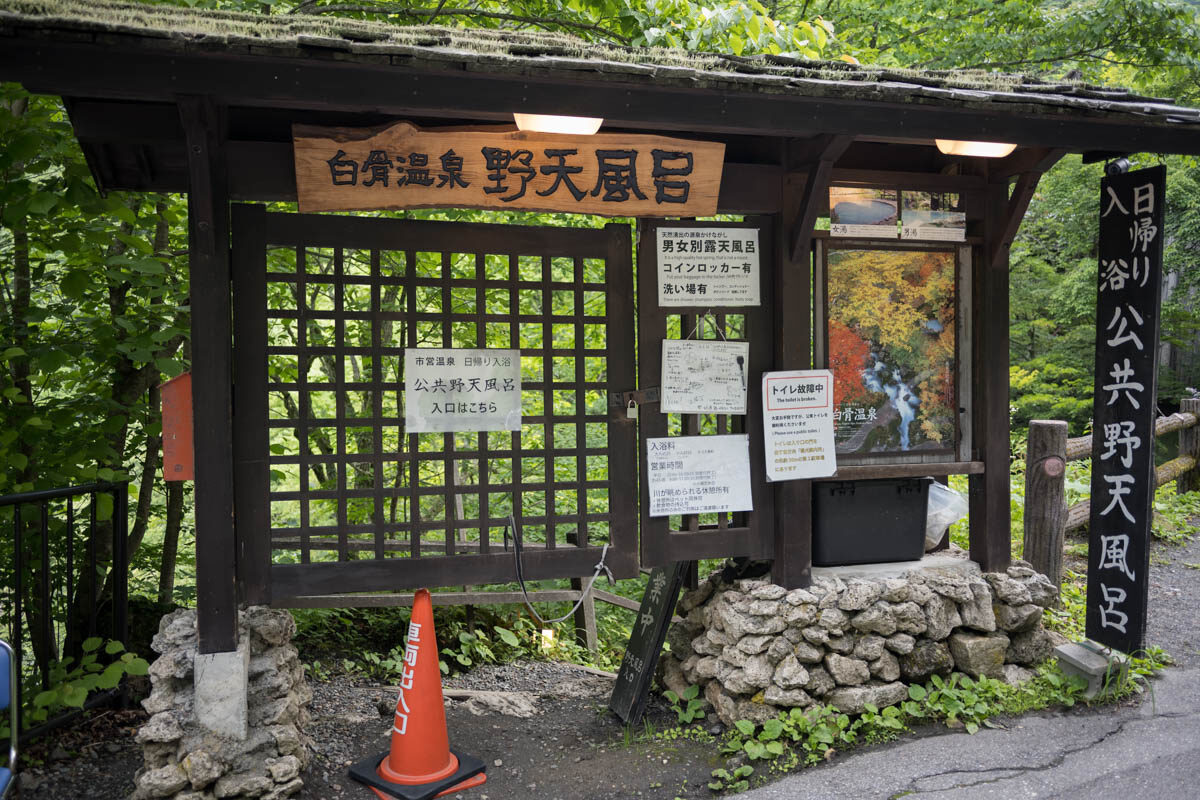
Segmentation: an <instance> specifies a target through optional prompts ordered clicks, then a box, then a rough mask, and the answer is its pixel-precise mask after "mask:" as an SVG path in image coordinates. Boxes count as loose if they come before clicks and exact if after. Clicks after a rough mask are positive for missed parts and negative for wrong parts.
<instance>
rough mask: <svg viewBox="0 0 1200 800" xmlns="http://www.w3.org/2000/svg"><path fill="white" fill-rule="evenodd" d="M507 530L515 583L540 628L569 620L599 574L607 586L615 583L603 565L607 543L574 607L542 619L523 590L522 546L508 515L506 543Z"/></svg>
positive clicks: (505, 534)
mask: <svg viewBox="0 0 1200 800" xmlns="http://www.w3.org/2000/svg"><path fill="white" fill-rule="evenodd" d="M509 528H511V529H512V532H513V563H514V564H515V565H516V570H517V583H518V584H519V585H520V587H521V594H522V596H524V598H525V608H527V609H529V613H530V614H532V615H533V618H534V619H535V620H537V621H538V623H540V624H541V625H542V626H547V625H553V624H555V623H556V622H565V621H566V620H568V619H570V618H571V616H572V615H573V614H574V613H575V612H576V611H578V610H579V607H580V606H581V605H583V601H584V600H586V599H587V598H588V595H590V594H591V593H592V587H593V586H595V584H596V579H597V578H599V577H600V573H601V572H603V573H605V574H606V575H607V576H608V584H609V586H612V585H613V583H614V582H615V581H614V580H613V574H612V570H611V569H609V568H608V565H607V564H605V563H604V559H605V557H607V556H608V542H605V543H604V549H603V550H601V551H600V561H599V563H597V564H596V571H595V572H593V573H592V579H591V580H590V581H588V585H587V588H586V589H584V590H583V591H582V592H581V593H580V595H579V599H578V600H577V601H576V602H575V605H574V606H573V607H572V608H571V610H570V611H568V612H567V613H566V614H563V615H562V616H561V617H556V618H555V619H543V618H542V615H541V614H539V613H538V612H537V611H536V610H535V609H534V607H533V601H532V600H530V599H529V592H528V590H526V588H525V569H524V567H523V566H522V565H521V549H522V547H523V545H522V542H521V534H520V532H519V529H518V528H517V521H516V518H515V517H514V516H513V515H512V514H509V515H508V525H507V526H506V527H505V529H504V538H505V541H506V542H507V541H508V531H509Z"/></svg>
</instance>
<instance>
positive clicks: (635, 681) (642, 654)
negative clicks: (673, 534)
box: [608, 561, 691, 725]
mask: <svg viewBox="0 0 1200 800" xmlns="http://www.w3.org/2000/svg"><path fill="white" fill-rule="evenodd" d="M690 563H691V562H690V561H676V562H675V563H674V564H673V565H671V566H670V567H669V568H664V567H655V568H654V570H653V571H652V572H651V573H650V581H649V582H648V583H647V584H646V593H645V594H644V595H642V604H641V606H640V607H639V608H638V615H637V620H636V621H635V622H634V624H633V631H631V632H630V634H629V644H628V645H627V646H626V647H625V657H624V658H622V659H621V669H620V671H619V672H618V673H617V684H616V686H614V687H613V693H612V697H611V698H610V699H609V701H608V707H609V709H611V710H612V712H613V713H614V714H616V715H617V716H618V717H620V718H621V720H622V721H623V722H625V724H627V725H636V724H637V723H638V721H639V720H640V719H641V718H642V712H644V711H645V710H646V695H647V694H648V693H649V691H650V681H651V679H653V677H654V668H655V666H656V665H657V664H658V655H659V653H660V652H661V651H662V646H663V639H665V638H666V636H667V628H669V627H670V625H671V615H672V614H673V613H674V612H675V601H676V600H677V599H678V598H679V590H680V588H681V587H682V586H683V578H684V575H686V574H687V569H688V565H689V564H690ZM668 570H669V571H668Z"/></svg>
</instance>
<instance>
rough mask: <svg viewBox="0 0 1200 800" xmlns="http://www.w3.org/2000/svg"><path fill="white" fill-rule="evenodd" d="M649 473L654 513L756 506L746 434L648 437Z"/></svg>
mask: <svg viewBox="0 0 1200 800" xmlns="http://www.w3.org/2000/svg"><path fill="white" fill-rule="evenodd" d="M646 474H647V476H648V482H649V484H650V516H652V517H667V516H670V515H672V514H711V513H715V512H721V511H751V510H752V509H753V508H754V501H753V500H752V499H751V496H750V437H749V436H747V435H746V434H744V433H739V434H730V435H727V436H671V437H667V438H663V439H647V440H646Z"/></svg>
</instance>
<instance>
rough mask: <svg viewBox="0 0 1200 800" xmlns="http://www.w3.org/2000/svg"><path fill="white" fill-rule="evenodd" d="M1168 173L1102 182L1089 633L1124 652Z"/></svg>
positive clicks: (1131, 638) (1144, 489) (1142, 539)
mask: <svg viewBox="0 0 1200 800" xmlns="http://www.w3.org/2000/svg"><path fill="white" fill-rule="evenodd" d="M1165 187H1166V168H1165V167H1161V166H1160V167H1153V168H1151V169H1143V170H1138V171H1137V172H1131V173H1128V174H1125V175H1112V176H1108V177H1106V178H1104V180H1102V181H1101V182H1100V247H1099V251H1100V273H1099V281H1098V286H1099V291H1098V293H1097V295H1096V388H1095V400H1094V406H1093V412H1092V420H1093V424H1092V431H1093V433H1092V495H1091V496H1092V508H1091V532H1090V536H1089V542H1088V586H1087V636H1088V638H1089V639H1092V640H1093V641H1096V642H1099V643H1100V644H1103V645H1107V646H1108V647H1112V648H1114V649H1116V650H1120V651H1122V652H1125V653H1133V652H1135V651H1137V650H1139V649H1141V647H1142V644H1143V639H1144V637H1145V633H1146V592H1147V588H1148V580H1147V579H1148V578H1149V575H1148V574H1147V571H1148V570H1149V567H1150V518H1151V509H1152V504H1153V502H1154V489H1155V483H1154V416H1155V395H1156V393H1157V388H1158V387H1157V383H1158V323H1159V319H1158V318H1159V298H1160V285H1161V283H1162V242H1163V202H1164V189H1165Z"/></svg>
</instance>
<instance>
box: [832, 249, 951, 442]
mask: <svg viewBox="0 0 1200 800" xmlns="http://www.w3.org/2000/svg"><path fill="white" fill-rule="evenodd" d="M958 260H959V259H958V248H955V247H946V246H928V245H927V246H920V245H907V244H898V245H894V246H879V245H874V244H871V243H863V244H861V245H860V244H857V243H838V244H837V245H836V246H835V245H831V246H828V247H825V248H823V249H822V266H823V281H822V289H823V292H822V295H823V303H824V319H825V326H824V327H825V330H824V334H825V337H824V341H823V343H822V344H823V345H824V346H823V348H822V349H823V354H824V357H825V360H826V361H827V363H828V367H829V369H830V370H831V371H832V372H833V375H834V392H833V402H834V411H833V420H834V429H835V442H836V450H837V453H838V455H839V457H842V456H845V457H872V458H873V457H879V456H884V457H894V458H897V459H899V460H914V458H917V457H923V456H949V455H952V454H953V453H954V452H955V451H956V448H957V445H958V442H959V421H958V416H959V415H958V409H959V397H958V384H959V374H958V362H959V354H958V328H959V325H958V291H957V287H958Z"/></svg>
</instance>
